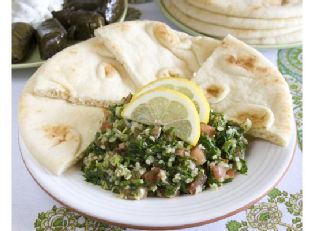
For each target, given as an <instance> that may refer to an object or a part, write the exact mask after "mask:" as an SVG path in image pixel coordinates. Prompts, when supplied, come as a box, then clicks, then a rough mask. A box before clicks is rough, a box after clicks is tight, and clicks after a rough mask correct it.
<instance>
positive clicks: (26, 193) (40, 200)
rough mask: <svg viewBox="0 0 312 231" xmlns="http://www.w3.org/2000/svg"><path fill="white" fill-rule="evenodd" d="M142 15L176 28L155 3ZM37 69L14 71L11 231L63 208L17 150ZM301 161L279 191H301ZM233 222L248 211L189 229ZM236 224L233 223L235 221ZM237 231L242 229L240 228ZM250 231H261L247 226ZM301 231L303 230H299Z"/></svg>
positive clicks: (24, 229) (271, 53)
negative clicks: (20, 110)
mask: <svg viewBox="0 0 312 231" xmlns="http://www.w3.org/2000/svg"><path fill="white" fill-rule="evenodd" d="M135 7H137V8H139V9H140V10H141V11H142V12H143V15H142V18H143V19H150V20H158V21H163V22H165V23H167V24H169V25H170V26H172V27H173V28H176V27H175V26H174V25H172V24H171V23H170V22H169V21H168V20H167V19H166V18H165V17H164V16H163V15H162V13H161V12H160V10H159V8H158V6H157V5H156V4H155V3H147V4H139V5H135ZM262 52H263V53H264V55H265V56H266V57H268V58H269V59H270V60H271V61H272V62H273V63H276V60H277V50H276V49H271V50H266V51H262ZM35 70H36V69H24V70H13V71H12V83H13V85H12V87H13V89H12V94H13V95H12V107H13V124H12V171H13V172H12V177H13V179H12V180H13V182H12V187H13V189H12V190H13V199H12V203H13V204H12V206H13V207H12V209H13V215H12V228H13V231H28V230H34V221H35V220H36V218H37V216H38V213H39V212H42V211H47V210H50V209H51V208H52V206H53V205H57V206H60V205H59V204H58V203H57V202H56V201H54V200H53V199H52V198H50V197H49V196H48V195H47V194H46V193H45V192H43V191H42V190H41V189H40V188H39V186H38V185H37V184H36V183H35V182H34V181H33V179H32V178H31V176H30V175H29V173H28V172H27V170H26V168H25V166H24V164H23V162H22V159H21V156H20V152H19V148H18V123H17V106H18V100H19V96H20V94H21V91H22V89H23V87H24V85H25V83H26V81H27V80H28V78H29V77H30V76H31V75H32V74H33V73H34V71H35ZM301 162H302V154H301V151H300V149H298V148H297V150H296V153H295V157H294V160H293V163H292V165H291V166H290V169H289V171H288V173H287V174H286V175H285V177H284V178H283V180H282V181H281V183H280V184H279V185H278V186H277V187H278V189H279V190H285V191H287V192H288V193H289V194H296V193H298V192H299V191H300V190H301V188H302V182H301V180H302V177H301V169H302V166H301ZM267 201H268V198H264V199H263V200H262V202H267ZM281 210H282V211H283V223H285V224H284V225H278V226H277V227H278V228H277V229H276V230H286V227H287V224H291V223H292V221H291V219H292V216H288V215H289V214H288V215H287V214H286V213H287V208H286V207H285V208H281ZM230 221H237V222H241V221H246V212H241V213H239V214H237V215H235V216H232V217H229V218H227V219H224V220H221V221H218V222H216V223H213V224H208V225H206V226H202V227H197V228H192V229H189V230H213V231H218V230H231V231H232V230H235V229H234V228H235V227H234V226H233V227H234V228H233V227H232V228H231V227H228V228H227V227H226V224H228V223H229V222H230ZM232 224H233V225H234V223H233V222H232ZM237 230H238V231H239V230H240V229H237ZM248 230H259V229H257V228H252V227H250V226H248ZM298 230H300V229H298Z"/></svg>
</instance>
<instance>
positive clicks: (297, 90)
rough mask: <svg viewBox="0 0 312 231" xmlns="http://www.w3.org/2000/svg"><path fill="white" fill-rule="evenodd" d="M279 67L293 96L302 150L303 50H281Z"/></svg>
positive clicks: (278, 60)
mask: <svg viewBox="0 0 312 231" xmlns="http://www.w3.org/2000/svg"><path fill="white" fill-rule="evenodd" d="M277 65H278V68H279V70H280V72H281V73H282V74H283V76H284V77H285V79H286V81H287V82H288V85H289V88H290V91H291V94H292V99H293V108H294V115H295V119H296V125H297V134H298V142H299V145H300V147H301V148H302V48H301V47H300V48H291V49H283V50H279V51H278V59H277Z"/></svg>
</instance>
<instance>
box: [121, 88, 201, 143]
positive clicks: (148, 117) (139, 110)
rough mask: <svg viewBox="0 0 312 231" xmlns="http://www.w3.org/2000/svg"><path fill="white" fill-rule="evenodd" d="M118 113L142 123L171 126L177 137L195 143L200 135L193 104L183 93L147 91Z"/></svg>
mask: <svg viewBox="0 0 312 231" xmlns="http://www.w3.org/2000/svg"><path fill="white" fill-rule="evenodd" d="M121 115H122V116H123V117H124V118H126V119H129V120H133V121H137V122H140V123H143V124H148V125H151V124H156V125H163V126H164V127H165V128H170V127H172V128H174V129H175V134H176V136H177V137H179V138H180V139H182V140H184V141H186V142H188V143H190V144H192V145H196V144H197V142H198V140H199V136H200V119H199V115H198V112H197V110H196V107H195V105H194V103H193V102H192V101H191V100H190V99H189V98H188V97H186V96H185V95H184V94H182V93H180V92H178V91H175V90H172V89H168V88H155V89H152V90H149V91H146V92H144V93H142V94H140V95H139V96H137V97H135V98H134V99H132V100H131V102H130V103H128V104H126V105H125V107H124V110H123V111H122V113H121Z"/></svg>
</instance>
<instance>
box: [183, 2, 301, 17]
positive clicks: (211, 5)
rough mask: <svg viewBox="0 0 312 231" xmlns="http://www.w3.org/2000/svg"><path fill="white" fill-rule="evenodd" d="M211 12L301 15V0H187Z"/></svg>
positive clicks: (270, 15)
mask: <svg viewBox="0 0 312 231" xmlns="http://www.w3.org/2000/svg"><path fill="white" fill-rule="evenodd" d="M187 1H188V2H189V3H190V4H192V5H194V6H197V7H200V8H203V9H207V10H209V11H212V12H216V13H220V14H224V15H231V16H236V17H245V18H291V17H298V16H301V15H302V12H301V10H302V0H286V1H285V0H245V1H242V0H231V1H228V0H196V1H194V0H187Z"/></svg>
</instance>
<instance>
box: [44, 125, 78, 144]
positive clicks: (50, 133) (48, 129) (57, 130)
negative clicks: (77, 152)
mask: <svg viewBox="0 0 312 231" xmlns="http://www.w3.org/2000/svg"><path fill="white" fill-rule="evenodd" d="M43 131H44V133H45V135H46V136H47V137H48V138H51V139H55V140H56V141H57V144H60V143H63V142H65V141H69V140H73V139H75V138H77V137H75V136H74V135H73V134H72V133H71V127H69V126H67V125H61V124H60V125H55V126H51V125H46V126H44V127H43Z"/></svg>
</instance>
